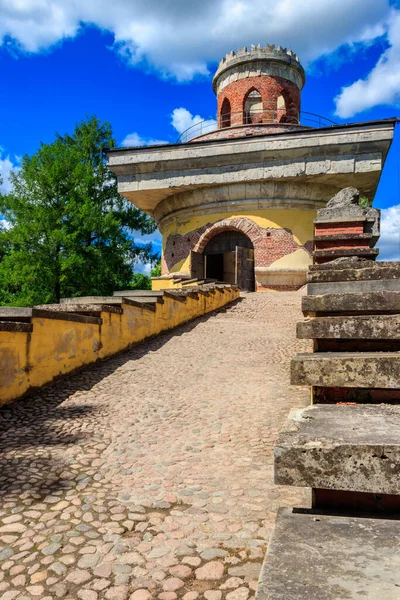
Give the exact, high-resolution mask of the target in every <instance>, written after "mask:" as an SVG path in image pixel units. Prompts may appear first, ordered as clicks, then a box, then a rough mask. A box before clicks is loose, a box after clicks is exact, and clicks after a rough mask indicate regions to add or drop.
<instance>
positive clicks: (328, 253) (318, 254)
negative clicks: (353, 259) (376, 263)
mask: <svg viewBox="0 0 400 600" xmlns="http://www.w3.org/2000/svg"><path fill="white" fill-rule="evenodd" d="M378 254H379V249H378V248H369V247H367V248H337V249H334V250H314V251H313V253H312V255H313V256H314V258H317V259H321V258H324V259H327V260H332V259H335V258H340V257H342V256H363V257H368V258H371V259H372V260H375V258H376V257H377V256H378Z"/></svg>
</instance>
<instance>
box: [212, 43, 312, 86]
mask: <svg viewBox="0 0 400 600" xmlns="http://www.w3.org/2000/svg"><path fill="white" fill-rule="evenodd" d="M257 75H259V76H260V75H269V76H272V77H274V76H275V77H281V78H282V79H287V80H289V81H291V82H292V83H294V84H295V85H296V86H297V87H298V88H299V90H301V89H302V88H303V87H304V84H305V81H306V75H305V72H304V69H303V67H302V66H301V64H300V60H299V57H298V56H297V54H295V53H294V52H292V50H288V49H287V48H282V46H278V47H277V48H276V47H275V45H274V44H266V45H265V46H264V47H261V45H260V44H257V46H254V45H252V46H251V48H250V49H248V48H247V47H246V46H244V48H241V49H239V50H237V52H234V51H233V50H232V52H229V54H227V55H226V56H225V57H224V58H223V59H222V60H221V62H220V63H219V65H218V69H217V71H216V72H215V75H214V77H213V89H214V92H215V93H216V94H217V95H218V94H219V93H220V92H221V90H222V89H223V88H224V87H225V86H226V85H228V84H229V83H232V82H233V81H237V80H238V79H244V78H247V77H251V76H257Z"/></svg>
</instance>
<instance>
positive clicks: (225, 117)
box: [176, 105, 337, 144]
mask: <svg viewBox="0 0 400 600" xmlns="http://www.w3.org/2000/svg"><path fill="white" fill-rule="evenodd" d="M244 125H302V126H304V127H312V128H316V129H318V128H320V127H331V126H332V125H337V123H336V122H335V121H332V120H331V119H328V118H327V117H323V116H322V115H318V114H316V113H312V112H307V111H301V112H300V114H299V113H297V111H296V112H294V111H291V112H286V111H282V110H281V109H279V108H278V109H277V108H276V105H275V107H274V108H271V109H269V108H262V109H257V110H251V111H249V112H246V111H240V112H237V113H225V114H221V115H220V117H219V126H218V120H217V119H214V118H212V117H210V118H209V119H204V120H203V121H199V122H198V123H195V124H194V125H191V127H188V128H187V129H186V130H185V131H183V132H182V133H181V134H180V136H179V137H178V139H177V140H176V143H177V144H183V143H185V142H188V141H189V140H192V139H193V138H196V137H200V136H202V135H205V134H206V133H211V132H213V131H217V130H221V129H227V128H231V127H240V126H244Z"/></svg>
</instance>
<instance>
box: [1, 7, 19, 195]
mask: <svg viewBox="0 0 400 600" xmlns="http://www.w3.org/2000/svg"><path fill="white" fill-rule="evenodd" d="M0 1H1V0H0ZM3 155H4V150H3V148H2V147H1V146H0V180H1V179H2V180H3V183H2V184H1V185H0V193H3V194H8V193H9V192H10V191H11V181H10V173H11V171H13V170H16V169H18V168H19V167H18V164H16V163H17V162H19V161H18V159H17V158H16V163H13V162H12V160H11V158H10V156H5V155H4V158H3Z"/></svg>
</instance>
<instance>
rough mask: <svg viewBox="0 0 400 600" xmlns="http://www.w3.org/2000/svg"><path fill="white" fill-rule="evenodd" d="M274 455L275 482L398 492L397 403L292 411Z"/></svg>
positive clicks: (399, 417) (399, 441)
mask: <svg viewBox="0 0 400 600" xmlns="http://www.w3.org/2000/svg"><path fill="white" fill-rule="evenodd" d="M274 455H275V462H274V464H275V483H276V484H278V485H291V486H298V487H311V488H323V489H330V490H348V491H352V492H370V493H377V494H400V407H398V406H391V405H385V406H379V405H377V406H368V405H358V406H357V405H356V406H349V405H339V404H332V405H328V404H325V405H324V404H315V405H313V406H308V407H307V408H302V409H296V410H292V411H291V412H290V414H289V418H288V421H287V423H286V425H285V427H284V429H283V431H281V432H280V433H279V436H278V439H277V441H276V444H275V449H274Z"/></svg>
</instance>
